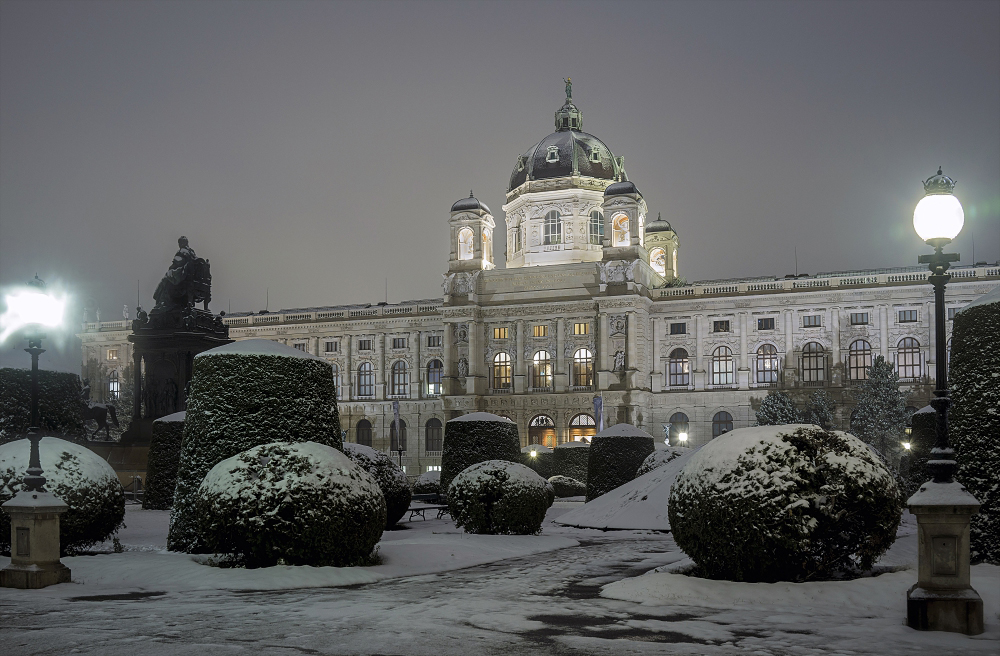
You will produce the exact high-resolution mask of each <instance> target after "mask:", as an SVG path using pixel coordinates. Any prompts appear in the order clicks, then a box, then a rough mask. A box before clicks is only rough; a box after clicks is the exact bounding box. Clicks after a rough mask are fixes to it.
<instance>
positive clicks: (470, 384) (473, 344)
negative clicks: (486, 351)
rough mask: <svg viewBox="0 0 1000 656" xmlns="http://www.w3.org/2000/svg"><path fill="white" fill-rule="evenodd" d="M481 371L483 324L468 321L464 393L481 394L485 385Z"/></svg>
mask: <svg viewBox="0 0 1000 656" xmlns="http://www.w3.org/2000/svg"><path fill="white" fill-rule="evenodd" d="M482 371H483V326H482V324H480V323H479V322H478V321H475V320H471V321H469V376H468V378H467V380H466V381H465V393H466V394H482V393H484V392H485V385H482V384H479V383H478V381H482V376H483V374H482Z"/></svg>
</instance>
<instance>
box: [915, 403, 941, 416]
mask: <svg viewBox="0 0 1000 656" xmlns="http://www.w3.org/2000/svg"><path fill="white" fill-rule="evenodd" d="M935 412H937V410H935V409H934V408H933V407H932V406H929V405H925V406H924V407H922V408H920V409H919V410H917V411H916V412H914V413H913V414H915V415H926V414H933V413H935Z"/></svg>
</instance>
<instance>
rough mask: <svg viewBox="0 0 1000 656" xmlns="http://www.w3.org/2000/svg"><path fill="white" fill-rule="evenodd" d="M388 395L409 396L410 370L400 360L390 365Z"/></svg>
mask: <svg viewBox="0 0 1000 656" xmlns="http://www.w3.org/2000/svg"><path fill="white" fill-rule="evenodd" d="M390 389H391V391H390V394H392V395H393V396H408V395H409V394H410V368H409V367H407V366H406V363H405V362H403V361H402V360H397V361H396V362H393V363H392V387H391V388H390Z"/></svg>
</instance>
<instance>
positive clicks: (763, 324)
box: [757, 317, 774, 330]
mask: <svg viewBox="0 0 1000 656" xmlns="http://www.w3.org/2000/svg"><path fill="white" fill-rule="evenodd" d="M757 330H774V317H764V318H762V319H757Z"/></svg>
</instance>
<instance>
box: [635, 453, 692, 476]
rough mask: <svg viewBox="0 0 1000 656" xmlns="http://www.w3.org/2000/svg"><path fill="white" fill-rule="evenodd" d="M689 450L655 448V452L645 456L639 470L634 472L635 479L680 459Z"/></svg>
mask: <svg viewBox="0 0 1000 656" xmlns="http://www.w3.org/2000/svg"><path fill="white" fill-rule="evenodd" d="M688 452H689V449H679V448H677V447H672V446H668V447H667V448H665V449H660V448H657V449H656V450H655V451H653V452H652V453H650V454H649V455H648V456H646V459H645V460H643V461H642V464H641V465H639V469H637V470H636V472H635V477H636V478H639V477H640V476H642V475H643V474H648V473H649V472H651V471H653V470H654V469H657V468H659V467H662V466H663V465H665V464H667V463H668V462H670V461H671V460H676V459H677V458H680V457H681V456H682V455H684V454H685V453H688Z"/></svg>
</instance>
